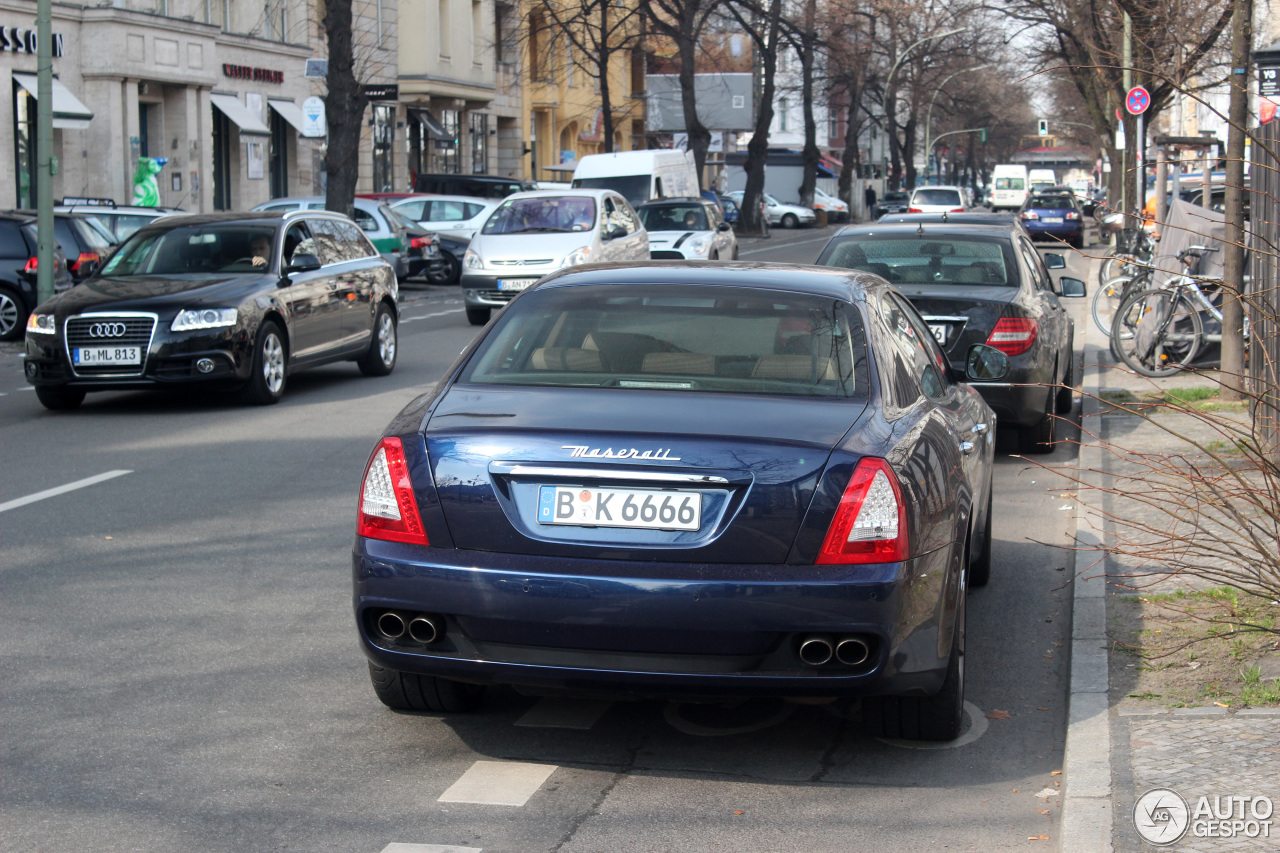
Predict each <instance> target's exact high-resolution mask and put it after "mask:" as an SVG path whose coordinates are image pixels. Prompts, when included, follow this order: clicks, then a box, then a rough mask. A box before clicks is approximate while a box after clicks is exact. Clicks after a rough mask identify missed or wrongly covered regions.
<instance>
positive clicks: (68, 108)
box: [13, 72, 93, 130]
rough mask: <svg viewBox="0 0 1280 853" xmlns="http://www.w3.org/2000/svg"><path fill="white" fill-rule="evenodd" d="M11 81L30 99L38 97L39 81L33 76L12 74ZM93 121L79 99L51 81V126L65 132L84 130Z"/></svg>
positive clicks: (62, 86) (55, 80) (60, 84)
mask: <svg viewBox="0 0 1280 853" xmlns="http://www.w3.org/2000/svg"><path fill="white" fill-rule="evenodd" d="M13 79H14V80H15V81H16V82H17V84H18V85H19V86H21V87H22V88H24V89H26V90H27V91H28V92H30V93H31V97H33V98H38V97H40V96H39V95H38V94H37V90H38V89H39V86H40V84H39V80H38V79H37V77H36V75H34V74H18V73H17V72H14V74H13ZM92 119H93V113H91V112H90V111H89V108H88V107H86V106H85V105H84V104H82V103H80V99H79V98H77V97H76V96H75V95H73V94H71V90H70V89H68V88H67V87H66V86H64V85H62V83H61V82H59V81H58V80H57V79H54V81H53V126H54V127H60V128H63V129H66V130H84V129H85V128H87V127H88V126H89V122H90V121H91V120H92Z"/></svg>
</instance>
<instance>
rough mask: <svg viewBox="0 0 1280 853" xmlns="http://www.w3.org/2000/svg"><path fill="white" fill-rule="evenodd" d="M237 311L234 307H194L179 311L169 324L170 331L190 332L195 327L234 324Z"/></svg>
mask: <svg viewBox="0 0 1280 853" xmlns="http://www.w3.org/2000/svg"><path fill="white" fill-rule="evenodd" d="M236 315H237V311H236V309H234V308H196V309H194V310H188V311H179V312H178V316H177V317H174V318H173V322H172V323H171V324H170V325H169V331H171V332H190V331H193V330H195V329H217V328H219V327H221V326H234V325H235V324H236Z"/></svg>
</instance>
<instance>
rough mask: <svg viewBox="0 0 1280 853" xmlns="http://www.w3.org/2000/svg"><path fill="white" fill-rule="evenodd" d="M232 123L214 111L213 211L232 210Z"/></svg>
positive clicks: (220, 113) (217, 111) (218, 111)
mask: <svg viewBox="0 0 1280 853" xmlns="http://www.w3.org/2000/svg"><path fill="white" fill-rule="evenodd" d="M232 144H233V142H232V138H231V122H230V121H229V120H228V119H227V117H226V116H225V115H223V114H222V112H221V111H220V110H214V111H213V209H214V210H231V146H232Z"/></svg>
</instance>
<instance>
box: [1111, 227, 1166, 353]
mask: <svg viewBox="0 0 1280 853" xmlns="http://www.w3.org/2000/svg"><path fill="white" fill-rule="evenodd" d="M1156 242H1157V240H1156V238H1155V237H1153V236H1152V235H1151V234H1149V233H1148V232H1147V231H1146V229H1144V228H1122V229H1120V231H1118V232H1117V233H1116V245H1115V248H1114V249H1112V250H1111V254H1110V255H1109V256H1107V257H1106V258H1105V259H1104V260H1103V261H1102V266H1100V267H1098V284H1100V285H1105V284H1106V283H1107V281H1109V280H1110V279H1112V278H1115V277H1117V276H1120V275H1124V274H1126V273H1131V272H1133V271H1134V270H1137V269H1141V268H1143V267H1148V266H1149V265H1150V263H1151V257H1152V256H1153V255H1154V254H1155V251H1156ZM1106 331H1107V330H1106V329H1103V332H1106Z"/></svg>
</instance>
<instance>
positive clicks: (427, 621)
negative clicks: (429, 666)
mask: <svg viewBox="0 0 1280 853" xmlns="http://www.w3.org/2000/svg"><path fill="white" fill-rule="evenodd" d="M409 636H410V637H412V638H413V639H414V640H416V641H417V642H419V643H426V644H428V645H430V644H431V643H434V642H435V641H436V640H439V639H440V638H441V637H443V636H444V622H442V621H441V620H440V619H439V618H438V617H436V616H428V615H427V614H425V613H424V614H421V615H419V616H415V617H414V618H413V619H411V620H409Z"/></svg>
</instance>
